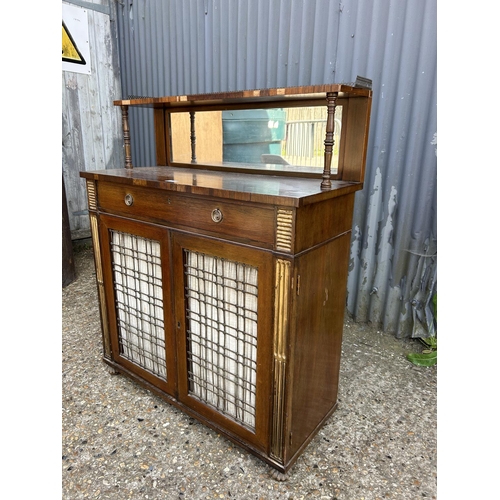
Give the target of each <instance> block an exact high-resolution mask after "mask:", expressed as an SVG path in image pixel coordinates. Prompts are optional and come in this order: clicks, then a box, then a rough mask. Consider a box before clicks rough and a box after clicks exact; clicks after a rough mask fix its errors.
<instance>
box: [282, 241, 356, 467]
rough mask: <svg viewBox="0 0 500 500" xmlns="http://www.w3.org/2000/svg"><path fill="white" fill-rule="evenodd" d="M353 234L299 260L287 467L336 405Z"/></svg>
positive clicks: (317, 249)
mask: <svg viewBox="0 0 500 500" xmlns="http://www.w3.org/2000/svg"><path fill="white" fill-rule="evenodd" d="M350 237H351V233H350V232H348V233H345V234H343V235H342V236H339V237H338V238H336V239H334V240H332V241H331V242H329V243H327V244H325V245H323V246H321V247H318V248H316V249H315V250H314V251H311V252H308V253H307V254H305V255H303V256H302V257H300V258H299V259H298V262H297V269H298V274H299V275H300V290H299V295H298V296H297V297H296V301H295V303H296V316H295V333H294V339H295V340H294V345H293V357H294V363H293V373H292V383H293V387H292V389H291V392H292V394H291V396H292V397H291V415H290V422H291V427H290V429H291V436H289V440H288V442H287V444H288V449H287V453H286V455H287V461H289V460H291V459H292V458H293V456H294V455H295V454H296V453H297V452H298V451H300V449H301V448H302V447H303V446H304V445H305V444H307V442H308V441H309V440H310V439H311V438H312V437H313V436H314V434H315V431H316V430H317V428H318V426H319V425H320V424H321V423H322V421H323V420H324V419H325V418H326V417H327V416H328V415H329V413H330V412H332V411H333V410H334V408H335V406H336V403H337V392H338V384H339V368H340V353H341V343H342V328H343V322H344V311H345V297H346V283H347V270H348V259H349V244H350Z"/></svg>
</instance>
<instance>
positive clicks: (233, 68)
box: [104, 0, 437, 336]
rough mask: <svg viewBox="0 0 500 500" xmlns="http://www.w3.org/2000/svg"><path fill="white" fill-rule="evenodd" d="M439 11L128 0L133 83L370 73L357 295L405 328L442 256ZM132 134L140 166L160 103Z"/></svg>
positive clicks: (357, 310) (157, 88) (277, 82)
mask: <svg viewBox="0 0 500 500" xmlns="http://www.w3.org/2000/svg"><path fill="white" fill-rule="evenodd" d="M436 17H437V16H436V0H398V1H390V0H343V1H340V2H337V1H335V2H332V1H329V0H307V1H306V0H170V1H166V0H163V1H161V0H147V1H146V0H124V1H123V2H120V3H119V5H118V18H117V20H118V31H119V51H120V67H121V72H122V75H123V77H122V89H123V96H124V97H125V96H128V95H136V96H143V95H144V96H160V95H169V94H190V93H202V92H215V91H225V90H241V89H252V88H265V87H284V86H295V85H309V84H320V83H338V82H353V81H354V80H355V79H356V76H357V75H361V76H365V77H368V78H371V79H372V80H373V91H374V95H373V108H372V120H371V131H370V141H369V149H368V162H367V172H366V179H365V187H364V190H363V191H362V192H360V193H357V194H356V205H355V216H354V224H353V239H352V248H351V262H350V272H349V281H348V304H347V306H348V310H349V311H350V312H351V313H352V314H353V315H354V317H355V319H356V320H359V321H372V322H374V323H376V324H380V325H381V326H382V327H383V328H384V330H386V331H391V332H394V333H395V334H396V335H397V336H409V335H423V336H426V335H427V332H428V329H427V327H428V323H429V319H430V318H432V314H428V313H429V312H430V308H429V302H430V298H431V295H432V292H433V291H434V290H435V287H436V266H437V257H436V253H437V233H436V168H437V157H436V146H435V145H434V144H433V142H435V141H433V139H434V136H435V134H436V133H437V117H436V113H437V110H436V101H437V96H436V87H437V85H436V62H437V55H436V44H437V42H436V36H437V35H436V31H437V21H436ZM104 98H106V97H104ZM131 133H132V140H133V142H132V148H133V162H134V165H135V166H145V165H153V164H154V162H155V153H154V144H153V142H152V139H153V128H152V120H151V115H150V112H149V111H147V110H138V109H132V110H131Z"/></svg>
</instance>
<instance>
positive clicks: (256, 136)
mask: <svg viewBox="0 0 500 500" xmlns="http://www.w3.org/2000/svg"><path fill="white" fill-rule="evenodd" d="M341 128H342V106H341V105H339V106H337V107H336V110H335V134H334V140H335V144H334V151H333V158H332V165H331V169H332V173H335V172H336V171H337V166H338V158H339V146H340V136H341ZM171 131H172V137H171V146H172V149H171V151H172V161H173V162H174V163H200V164H217V165H220V164H225V165H227V166H230V165H231V164H237V165H238V166H240V167H241V166H242V164H246V165H249V166H256V165H259V166H261V167H262V168H266V169H284V170H286V169H287V168H288V169H296V168H297V167H308V168H307V170H308V171H311V170H316V169H317V170H318V172H321V171H322V169H323V162H324V141H325V134H326V106H308V107H292V108H272V109H241V110H240V109H238V110H229V111H198V112H196V113H195V114H190V113H189V112H184V113H172V114H171ZM311 167H312V168H311Z"/></svg>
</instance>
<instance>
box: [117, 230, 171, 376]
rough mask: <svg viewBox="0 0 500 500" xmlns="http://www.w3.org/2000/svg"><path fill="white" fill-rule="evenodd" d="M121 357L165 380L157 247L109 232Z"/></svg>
mask: <svg viewBox="0 0 500 500" xmlns="http://www.w3.org/2000/svg"><path fill="white" fill-rule="evenodd" d="M111 254H112V260H113V278H114V282H115V292H116V310H117V323H118V340H119V345H120V355H121V356H122V357H124V358H125V359H128V360H129V361H131V362H132V363H135V364H136V365H138V366H140V367H141V368H143V369H144V370H147V371H148V372H150V373H152V374H153V375H156V376H157V377H160V378H162V379H164V380H166V378H167V373H166V360H165V334H164V320H163V290H162V276H161V258H160V244H159V242H158V241H154V240H149V239H146V238H142V237H140V236H135V235H132V234H126V233H122V232H120V231H114V230H112V231H111Z"/></svg>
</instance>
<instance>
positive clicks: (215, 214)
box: [212, 208, 222, 223]
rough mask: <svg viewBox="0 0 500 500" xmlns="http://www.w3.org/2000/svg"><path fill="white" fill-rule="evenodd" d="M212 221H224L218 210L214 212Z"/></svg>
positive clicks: (215, 209)
mask: <svg viewBox="0 0 500 500" xmlns="http://www.w3.org/2000/svg"><path fill="white" fill-rule="evenodd" d="M212 220H213V221H214V222H216V223H219V222H220V221H221V220H222V212H221V211H220V210H219V209H218V208H214V209H213V210H212Z"/></svg>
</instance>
